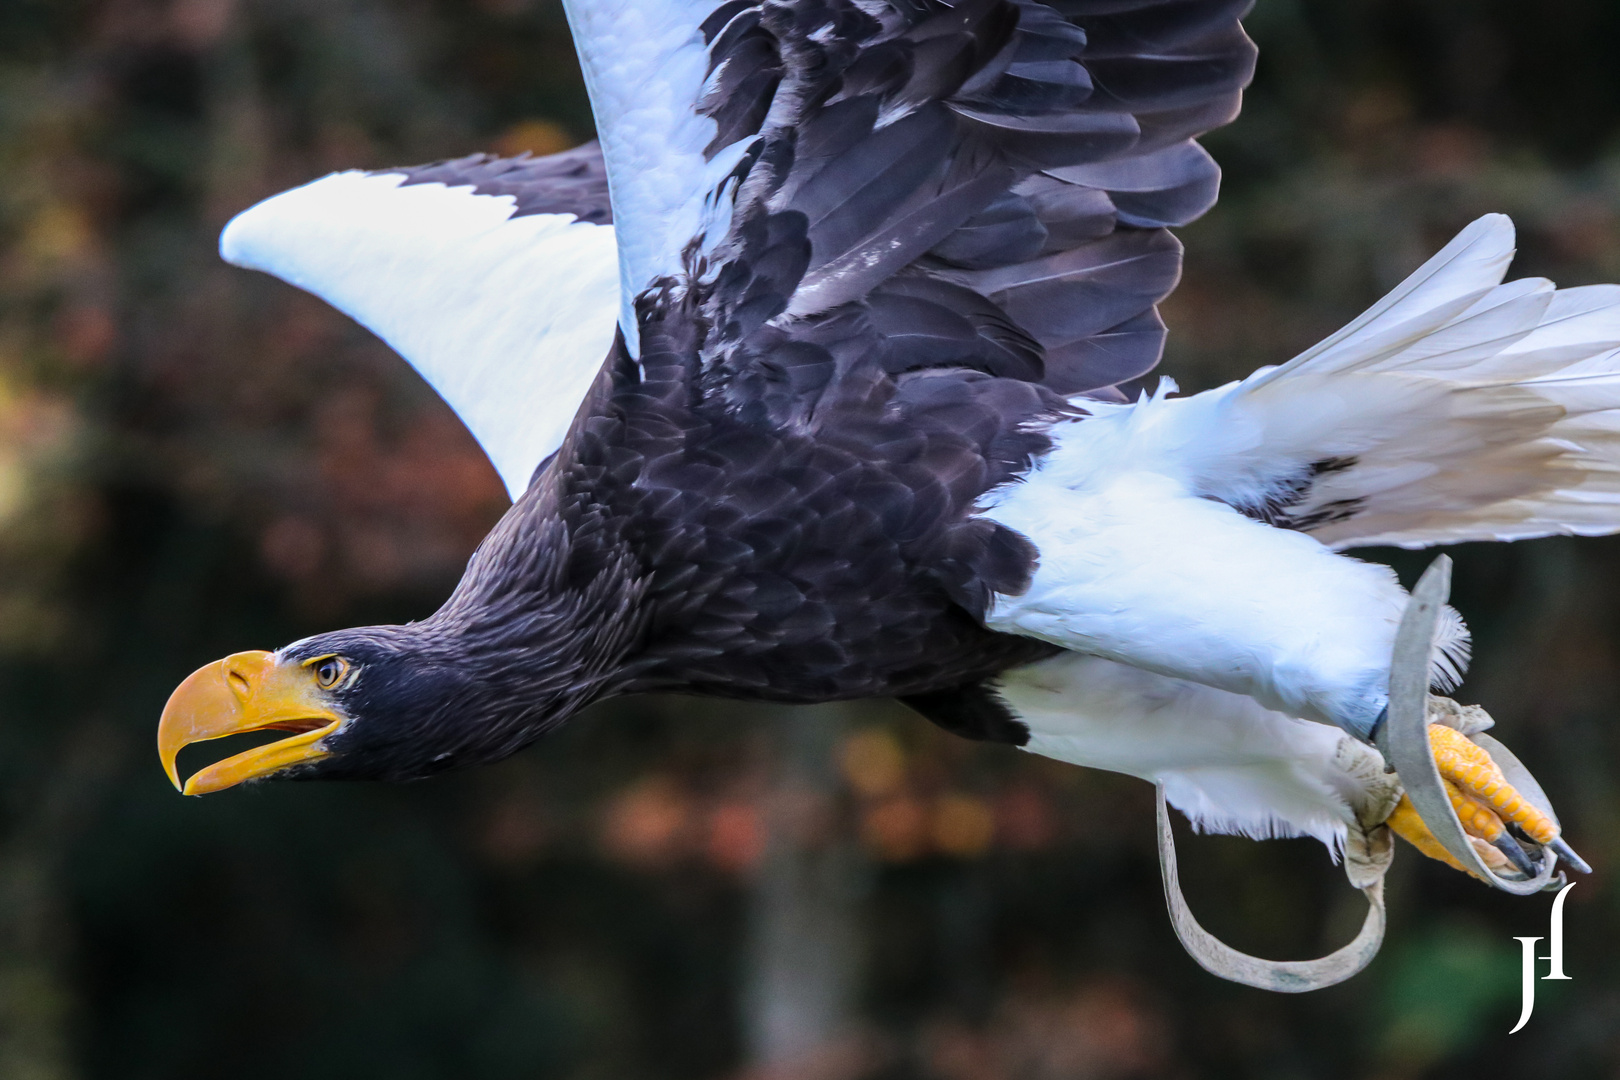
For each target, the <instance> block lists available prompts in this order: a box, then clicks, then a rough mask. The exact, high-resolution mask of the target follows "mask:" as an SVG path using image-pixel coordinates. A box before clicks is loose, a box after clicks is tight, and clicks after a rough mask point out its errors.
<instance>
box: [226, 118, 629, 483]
mask: <svg viewBox="0 0 1620 1080" xmlns="http://www.w3.org/2000/svg"><path fill="white" fill-rule="evenodd" d="M612 222H613V215H612V210H611V208H610V206H609V201H608V192H607V179H606V174H605V172H604V169H603V165H602V157H601V151H600V150H599V149H598V148H597V146H596V145H595V144H594V143H593V144H590V145H588V146H582V147H579V148H577V149H574V150H569V151H566V152H564V153H561V154H554V155H551V156H550V157H544V158H533V159H531V158H527V157H524V158H516V159H500V158H493V157H489V156H487V155H474V156H472V157H466V158H460V159H457V160H454V161H444V162H438V163H435V164H432V165H423V166H418V167H412V168H399V169H385V170H381V171H377V172H358V171H353V172H343V173H336V174H334V175H332V176H328V177H325V178H324V179H321V180H316V181H315V182H313V183H310V184H306V185H305V186H303V187H301V188H296V189H294V190H292V191H288V192H284V193H282V194H280V195H277V196H275V197H273V198H270V199H267V200H265V201H264V202H262V203H259V204H258V205H257V206H254V207H251V208H250V209H248V210H246V211H244V212H243V213H242V214H240V215H238V216H237V217H236V218H235V220H233V221H232V222H231V223H230V224H229V225H228V226H227V227H226V229H225V232H224V234H223V235H222V236H221V237H220V253H221V254H222V255H223V256H224V257H225V259H226V260H227V261H229V262H232V263H235V264H236V265H238V266H245V267H248V268H250V269H255V270H264V271H266V272H268V273H271V274H274V275H275V276H277V277H279V278H281V279H282V280H284V281H287V282H290V283H291V284H293V285H297V286H299V287H300V288H303V289H307V290H308V291H310V292H312V293H314V294H315V295H317V296H319V297H321V298H322V299H324V300H326V301H327V302H329V303H331V304H332V305H333V306H334V307H336V308H338V309H339V310H340V311H342V312H344V313H345V314H347V315H349V316H350V317H352V318H353V319H355V320H356V321H357V322H359V323H361V324H362V325H364V326H366V327H367V328H369V329H370V330H372V331H373V332H375V333H376V334H377V335H378V336H379V337H381V338H382V339H383V340H384V341H386V342H388V344H389V345H391V346H393V348H394V349H395V350H397V351H398V352H399V353H400V355H402V356H404V357H405V359H406V360H408V361H410V363H411V365H412V366H413V367H415V368H416V370H417V371H419V372H420V373H421V374H422V376H423V377H424V378H425V379H427V381H428V382H429V383H431V384H432V386H433V388H434V389H435V390H437V391H438V392H439V394H440V395H441V396H442V397H443V398H444V399H445V400H446V401H447V402H449V403H450V406H451V408H453V409H455V411H456V413H457V414H458V415H459V416H460V417H461V419H462V420H463V421H464V422H465V423H466V424H467V427H468V428H470V429H471V431H472V433H473V436H474V437H475V438H477V440H478V442H479V444H480V445H481V446H482V447H483V448H484V451H485V452H486V453H487V454H488V455H489V457H490V460H491V461H492V462H493V463H494V465H495V469H496V471H497V472H499V473H500V476H501V480H502V481H503V482H504V483H505V484H506V488H507V491H508V492H510V493H511V495H512V497H513V498H514V499H515V498H516V497H517V496H518V495H519V494H520V493H521V492H522V491H523V489H524V488H526V487H527V486H528V484H529V478H530V476H531V475H532V474H533V472H534V470H535V467H536V466H537V465H539V463H540V462H541V461H542V460H543V459H544V458H545V457H546V456H547V455H548V454H550V453H551V452H552V451H553V450H555V449H556V448H557V447H558V446H559V445H560V444H561V443H562V440H563V436H564V435H565V434H566V433H567V431H568V426H569V424H570V423H572V421H573V419H574V413H575V411H576V410H577V409H578V407H579V403H580V401H581V400H582V399H583V398H584V396H585V394H586V392H587V391H588V390H589V389H590V385H591V382H592V380H593V379H594V378H595V377H596V373H597V372H598V371H599V370H600V368H601V365H602V360H603V358H604V357H606V356H607V354H608V351H609V349H610V348H611V346H612V344H613V336H614V327H615V320H616V315H617V312H618V271H617V252H616V249H615V245H614V236H613V231H614V230H613V224H612Z"/></svg>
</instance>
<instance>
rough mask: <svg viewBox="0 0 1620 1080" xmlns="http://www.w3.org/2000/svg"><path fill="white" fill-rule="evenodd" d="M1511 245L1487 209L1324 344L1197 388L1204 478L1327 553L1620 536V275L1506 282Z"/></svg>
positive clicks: (1503, 225) (1507, 229)
mask: <svg viewBox="0 0 1620 1080" xmlns="http://www.w3.org/2000/svg"><path fill="white" fill-rule="evenodd" d="M1512 254H1513V226H1512V223H1511V222H1510V221H1509V220H1508V219H1507V218H1506V217H1503V216H1502V215H1491V216H1489V217H1485V218H1481V219H1480V220H1478V221H1476V222H1474V223H1473V224H1472V225H1470V226H1469V227H1468V228H1467V229H1465V230H1463V232H1462V233H1461V234H1460V235H1459V236H1458V237H1457V238H1456V239H1455V240H1453V241H1452V242H1451V243H1450V244H1448V245H1447V246H1446V248H1445V249H1444V250H1443V251H1441V252H1440V254H1438V255H1436V256H1435V257H1434V258H1433V259H1430V260H1429V261H1428V262H1427V263H1425V264H1424V265H1423V267H1421V268H1420V269H1419V270H1418V271H1417V272H1416V273H1414V274H1413V275H1412V276H1411V277H1410V278H1408V279H1407V280H1406V281H1405V282H1403V283H1402V284H1401V285H1400V286H1399V287H1398V288H1397V289H1395V291H1393V292H1392V293H1390V295H1389V296H1387V297H1385V298H1384V299H1383V300H1381V301H1380V302H1379V303H1378V304H1376V305H1374V306H1373V307H1372V308H1370V309H1369V310H1368V311H1367V312H1366V313H1365V314H1363V315H1362V316H1361V317H1360V318H1358V319H1356V320H1355V321H1354V322H1352V323H1351V324H1350V325H1349V326H1347V327H1346V328H1345V329H1344V330H1341V331H1340V332H1339V333H1337V334H1335V335H1333V336H1332V337H1330V338H1328V339H1327V340H1326V341H1324V342H1322V343H1321V344H1320V345H1317V346H1316V347H1314V348H1312V349H1310V350H1307V351H1306V352H1305V353H1302V354H1301V355H1300V356H1298V357H1296V358H1295V359H1294V360H1291V361H1290V362H1288V363H1287V364H1284V365H1283V366H1281V367H1278V368H1272V369H1266V370H1262V371H1260V372H1256V373H1255V375H1253V376H1251V377H1250V378H1248V379H1246V380H1244V381H1243V382H1241V383H1235V384H1231V385H1229V386H1226V387H1222V388H1221V389H1219V390H1215V391H1211V392H1209V393H1208V394H1200V395H1197V396H1196V397H1195V398H1192V399H1189V400H1188V401H1187V402H1186V403H1187V404H1188V405H1193V406H1195V408H1196V409H1198V410H1202V409H1208V410H1209V413H1208V414H1207V416H1206V417H1204V418H1203V419H1204V420H1205V421H1206V422H1207V425H1208V426H1207V427H1205V431H1206V432H1207V433H1208V434H1209V436H1210V438H1209V439H1207V440H1204V439H1199V440H1194V442H1193V444H1191V445H1189V447H1188V450H1189V452H1190V453H1195V454H1196V455H1197V456H1198V457H1199V458H1200V460H1199V461H1198V462H1197V463H1196V465H1195V469H1196V471H1197V473H1198V474H1199V478H1200V487H1201V489H1202V490H1203V491H1204V492H1205V493H1206V494H1208V495H1210V496H1212V497H1216V498H1221V499H1223V500H1226V501H1230V502H1233V503H1234V504H1235V505H1238V506H1241V507H1253V508H1257V509H1261V510H1263V511H1265V512H1267V513H1275V515H1276V516H1277V519H1278V523H1279V524H1288V525H1291V526H1292V527H1294V528H1299V529H1302V530H1304V531H1307V532H1310V533H1311V534H1312V535H1313V536H1315V537H1316V538H1317V539H1319V540H1321V541H1322V542H1323V543H1325V544H1328V545H1329V546H1331V547H1335V548H1346V547H1357V546H1364V545H1370V544H1394V545H1399V546H1403V547H1424V546H1427V545H1430V544H1438V543H1451V542H1458V541H1463V540H1516V539H1523V538H1527V537H1532V536H1545V535H1549V534H1554V533H1576V534H1598V533H1610V532H1617V531H1620V286H1613V285H1599V286H1591V287H1587V288H1579V289H1566V290H1562V291H1555V289H1554V287H1553V285H1552V283H1551V282H1547V281H1544V280H1540V279H1525V280H1522V281H1514V282H1510V283H1508V284H1505V285H1504V284H1499V282H1500V281H1501V278H1502V275H1503V273H1504V272H1505V270H1506V268H1507V264H1508V261H1509V260H1510V259H1511V258H1512ZM1199 426H1203V425H1199Z"/></svg>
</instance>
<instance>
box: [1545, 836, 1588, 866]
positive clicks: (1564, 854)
mask: <svg viewBox="0 0 1620 1080" xmlns="http://www.w3.org/2000/svg"><path fill="white" fill-rule="evenodd" d="M1547 848H1548V850H1550V851H1551V852H1552V853H1553V854H1554V855H1556V856H1558V857H1559V858H1560V859H1563V860H1564V862H1565V863H1567V864H1568V865H1569V868H1570V869H1571V870H1579V871H1580V872H1581V873H1583V874H1590V873H1591V872H1592V868H1591V867H1590V866H1588V865H1586V860H1585V859H1583V858H1581V857H1580V856H1579V855H1577V854H1575V849H1574V848H1572V847H1570V846H1569V845H1568V844H1566V843H1564V838H1563V837H1562V836H1555V837H1553V841H1552V843H1550V844H1548V845H1547Z"/></svg>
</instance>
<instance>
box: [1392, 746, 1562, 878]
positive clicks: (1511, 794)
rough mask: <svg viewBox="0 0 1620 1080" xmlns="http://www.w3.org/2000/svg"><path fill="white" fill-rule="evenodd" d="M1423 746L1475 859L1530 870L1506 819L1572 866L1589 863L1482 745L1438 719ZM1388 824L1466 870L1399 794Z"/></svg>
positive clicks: (1432, 853)
mask: <svg viewBox="0 0 1620 1080" xmlns="http://www.w3.org/2000/svg"><path fill="white" fill-rule="evenodd" d="M1429 747H1430V749H1431V751H1432V752H1433V754H1434V763H1435V767H1436V768H1437V769H1438V770H1439V772H1440V781H1441V783H1442V784H1443V785H1444V786H1445V790H1446V794H1447V796H1448V797H1449V798H1450V799H1451V807H1452V809H1453V810H1455V811H1456V812H1457V820H1458V821H1459V822H1460V823H1461V824H1462V827H1463V832H1465V833H1467V834H1468V841H1469V843H1470V844H1471V845H1472V846H1473V848H1474V851H1475V852H1476V853H1477V854H1478V855H1479V857H1480V861H1482V862H1483V863H1484V864H1485V865H1486V866H1487V867H1489V868H1490V870H1491V871H1492V872H1500V871H1503V870H1506V869H1508V867H1509V866H1510V865H1511V867H1512V868H1513V869H1516V870H1517V871H1519V872H1520V873H1521V874H1524V875H1526V876H1532V875H1533V874H1534V872H1535V866H1534V863H1533V862H1532V861H1531V859H1530V856H1529V855H1528V853H1526V852H1525V850H1524V849H1523V848H1522V847H1521V846H1520V845H1519V844H1518V842H1517V841H1515V840H1514V839H1513V837H1512V836H1510V835H1509V834H1508V830H1507V823H1509V822H1511V823H1512V824H1514V825H1517V826H1518V827H1519V828H1520V829H1522V830H1523V831H1524V833H1525V835H1527V836H1529V837H1530V838H1531V839H1533V840H1535V841H1536V842H1537V843H1538V844H1542V845H1544V846H1548V847H1550V848H1551V849H1552V852H1553V853H1554V854H1555V855H1556V856H1557V857H1558V858H1560V859H1563V860H1564V861H1565V862H1567V863H1568V864H1569V865H1570V866H1571V867H1572V868H1574V869H1576V870H1580V871H1581V872H1583V873H1587V872H1590V867H1588V866H1587V865H1586V863H1585V862H1584V861H1583V860H1582V859H1581V858H1580V856H1578V855H1576V854H1575V853H1574V852H1573V851H1571V850H1570V848H1569V845H1568V844H1566V843H1564V841H1563V840H1562V838H1560V836H1559V829H1558V825H1557V824H1556V823H1555V822H1554V821H1553V820H1552V819H1551V818H1549V817H1548V816H1547V815H1546V814H1545V813H1543V812H1542V811H1541V810H1540V809H1539V808H1537V807H1536V806H1535V805H1534V804H1532V803H1531V802H1530V801H1529V800H1528V799H1526V798H1524V797H1523V796H1522V795H1520V794H1519V793H1518V791H1516V790H1514V787H1513V785H1512V784H1510V783H1508V781H1507V777H1506V776H1504V775H1503V774H1502V770H1501V768H1500V767H1499V766H1498V765H1497V764H1496V762H1494V761H1492V760H1491V755H1490V754H1489V753H1488V752H1486V750H1485V749H1484V748H1483V747H1481V746H1479V745H1478V744H1476V743H1475V742H1473V741H1472V740H1471V739H1469V738H1468V737H1467V736H1466V735H1464V734H1463V733H1462V732H1460V731H1458V730H1457V729H1455V728H1452V727H1448V726H1446V725H1444V724H1430V725H1429ZM1388 824H1389V827H1390V828H1391V829H1392V830H1394V832H1395V834H1396V835H1397V836H1400V837H1402V838H1404V839H1405V840H1406V841H1407V842H1408V843H1410V844H1411V845H1412V846H1413V847H1415V848H1417V849H1418V850H1419V851H1421V852H1423V854H1425V855H1427V856H1429V857H1430V858H1431V859H1439V860H1440V861H1441V862H1443V863H1445V864H1446V865H1447V866H1450V867H1452V868H1454V869H1457V870H1465V869H1466V868H1465V867H1463V866H1461V865H1460V864H1459V863H1458V862H1457V860H1456V859H1455V858H1453V857H1452V855H1451V853H1450V852H1448V851H1447V850H1446V849H1445V847H1444V846H1442V845H1441V843H1440V841H1438V840H1436V839H1435V837H1434V834H1433V833H1431V832H1430V831H1429V827H1428V826H1427V825H1425V824H1424V823H1423V818H1422V817H1421V816H1419V814H1418V812H1417V808H1416V807H1414V806H1413V805H1412V802H1411V800H1409V799H1408V798H1407V797H1406V796H1404V795H1402V796H1401V799H1400V802H1399V803H1398V804H1396V807H1395V810H1394V812H1393V813H1391V814H1390V816H1389V821H1388ZM1468 872H1469V873H1472V871H1468ZM1475 876H1476V877H1477V876H1478V875H1477V874H1476V875H1475Z"/></svg>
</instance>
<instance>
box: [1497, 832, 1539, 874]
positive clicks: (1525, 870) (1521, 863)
mask: <svg viewBox="0 0 1620 1080" xmlns="http://www.w3.org/2000/svg"><path fill="white" fill-rule="evenodd" d="M1491 846H1492V847H1494V848H1495V849H1496V850H1497V851H1500V852H1501V853H1502V854H1504V855H1506V856H1507V857H1508V862H1510V863H1512V864H1513V866H1514V868H1515V869H1517V870H1518V871H1519V873H1521V874H1523V875H1524V876H1525V877H1535V876H1536V864H1535V863H1533V862H1531V861H1530V856H1529V854H1528V853H1527V852H1526V851H1525V850H1524V848H1522V847H1520V846H1519V842H1518V841H1517V840H1515V839H1513V837H1511V836H1509V835H1508V834H1507V833H1505V832H1504V833H1503V834H1502V835H1500V836H1498V837H1497V838H1496V839H1495V840H1492V841H1491Z"/></svg>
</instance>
